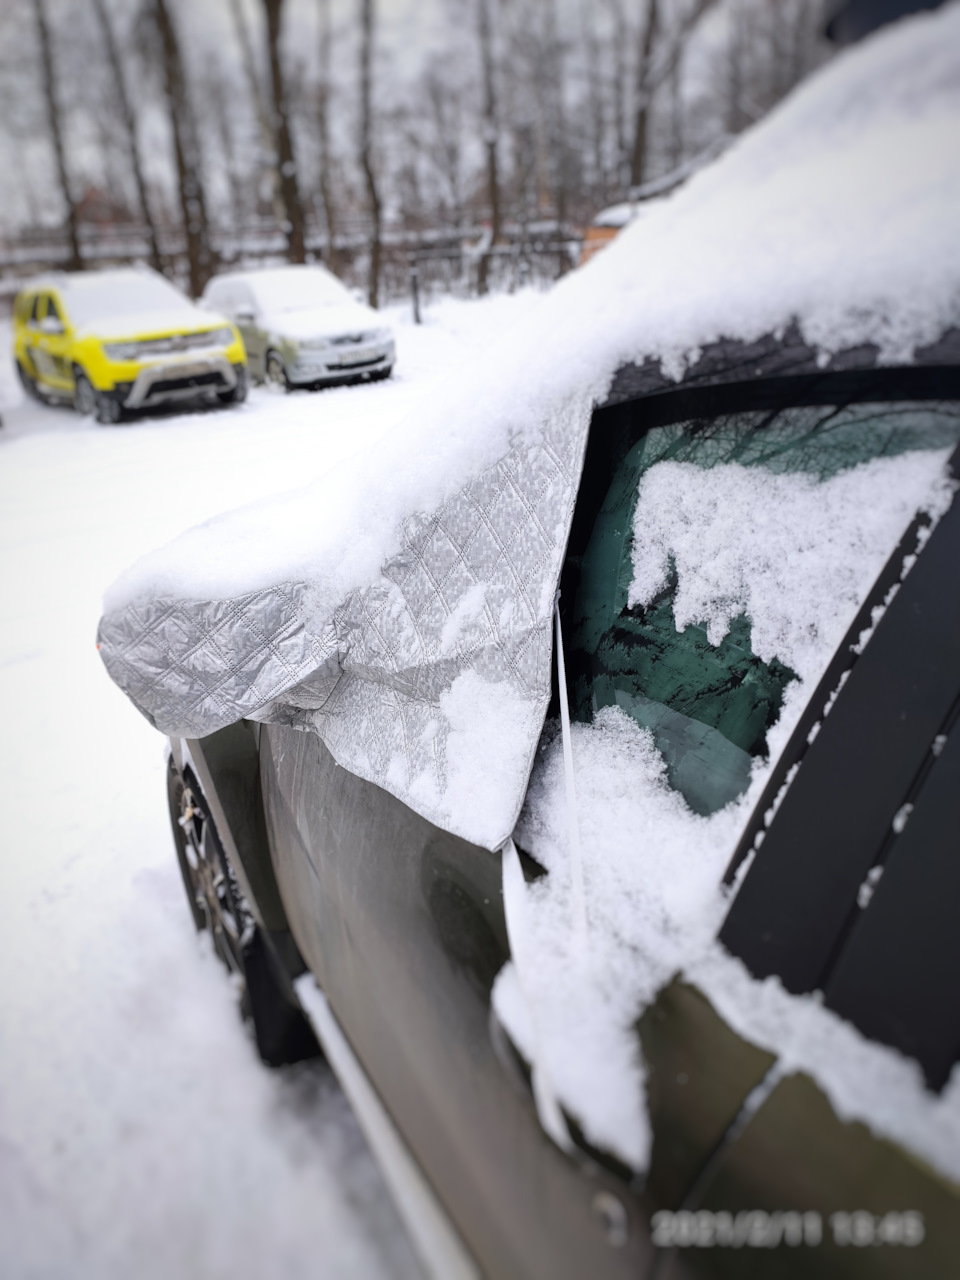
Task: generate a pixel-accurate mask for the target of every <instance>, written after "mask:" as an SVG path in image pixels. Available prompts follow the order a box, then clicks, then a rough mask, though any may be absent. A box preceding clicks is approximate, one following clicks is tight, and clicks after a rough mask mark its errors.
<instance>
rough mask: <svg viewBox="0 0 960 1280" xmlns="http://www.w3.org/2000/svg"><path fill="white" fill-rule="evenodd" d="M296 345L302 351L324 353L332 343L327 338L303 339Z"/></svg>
mask: <svg viewBox="0 0 960 1280" xmlns="http://www.w3.org/2000/svg"><path fill="white" fill-rule="evenodd" d="M296 345H297V346H298V347H299V348H300V350H301V351H324V350H326V348H327V347H329V345H330V343H329V342H328V341H327V339H326V338H303V339H302V340H301V341H299V342H298V343H296Z"/></svg>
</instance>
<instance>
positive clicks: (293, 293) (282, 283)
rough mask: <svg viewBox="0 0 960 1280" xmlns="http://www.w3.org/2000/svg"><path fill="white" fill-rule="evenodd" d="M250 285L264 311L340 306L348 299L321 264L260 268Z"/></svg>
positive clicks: (334, 278)
mask: <svg viewBox="0 0 960 1280" xmlns="http://www.w3.org/2000/svg"><path fill="white" fill-rule="evenodd" d="M251 285H252V288H253V292H254V294H255V296H256V299H257V302H258V303H259V304H260V307H262V309H263V310H264V311H300V310H304V309H306V308H309V307H326V306H334V305H341V306H342V305H343V303H345V302H351V301H352V299H351V297H350V294H349V292H348V291H347V289H345V288H344V286H343V285H342V284H341V283H340V281H339V280H338V279H337V278H336V276H332V275H331V274H330V273H329V271H325V270H324V269H323V268H322V267H292V268H288V269H286V270H283V271H264V272H263V273H262V274H258V275H257V276H256V277H255V278H254V279H253V280H252V281H251Z"/></svg>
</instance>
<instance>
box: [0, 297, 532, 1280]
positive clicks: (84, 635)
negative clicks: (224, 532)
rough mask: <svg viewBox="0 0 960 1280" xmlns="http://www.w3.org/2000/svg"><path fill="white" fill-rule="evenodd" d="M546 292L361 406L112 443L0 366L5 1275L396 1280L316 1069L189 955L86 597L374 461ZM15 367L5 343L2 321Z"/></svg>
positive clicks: (176, 426) (147, 790)
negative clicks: (296, 1063)
mask: <svg viewBox="0 0 960 1280" xmlns="http://www.w3.org/2000/svg"><path fill="white" fill-rule="evenodd" d="M535 296H536V295H534V294H532V293H528V294H522V295H518V296H515V297H510V298H508V297H503V298H494V299H490V300H487V301H485V302H482V303H478V302H474V303H458V302H454V301H448V302H445V303H443V304H438V305H436V306H434V307H432V308H430V309H428V311H427V314H426V323H425V324H424V325H423V326H422V327H420V328H414V327H413V326H412V325H411V324H410V323H409V322H408V319H407V316H406V313H405V311H403V310H400V309H397V310H396V311H395V312H394V313H393V314H392V316H391V319H392V320H393V321H394V322H395V323H396V325H397V330H398V335H397V336H398V351H399V362H398V367H397V373H396V375H395V377H394V379H393V380H392V381H390V382H389V383H383V384H379V385H376V386H368V387H353V388H342V389H336V390H331V391H326V392H322V393H296V394H292V395H289V396H277V395H274V394H272V393H270V392H268V391H265V390H261V389H255V390H254V391H253V392H252V394H251V397H250V400H249V401H248V402H247V404H246V405H245V406H243V407H242V408H240V409H236V410H218V411H216V412H207V413H191V414H177V415H175V416H168V417H164V418H154V419H150V420H141V421H139V422H136V423H134V424H132V425H129V426H124V427H121V428H108V427H99V426H97V425H96V424H94V423H93V422H92V421H90V420H84V419H80V418H79V417H77V416H76V415H74V414H73V413H72V412H69V411H67V410H61V409H53V408H48V407H45V406H38V405H34V404H29V403H24V402H23V401H22V398H21V396H20V393H19V388H18V387H17V385H16V383H15V381H14V377H13V371H12V369H11V367H10V365H9V360H8V358H7V357H6V355H4V357H3V362H2V364H0V414H2V417H3V423H4V425H3V428H2V430H0V539H2V544H0V545H2V547H3V552H2V556H0V705H2V707H3V711H4V730H5V732H4V735H3V745H2V747H0V831H2V852H0V901H2V902H3V904H4V914H3V926H2V928H0V1240H2V1242H3V1243H2V1259H3V1261H2V1267H0V1270H2V1273H3V1275H4V1277H5V1278H7V1280H22V1278H25V1277H28V1276H29V1277H34V1276H36V1277H41V1276H42V1277H45V1278H46V1277H51V1278H56V1280H61V1278H63V1280H67V1278H68V1277H69V1280H112V1278H113V1277H118V1278H119V1277H123V1278H124V1280H127V1278H128V1277H132V1276H136V1277H137V1278H138V1280H152V1278H153V1277H157V1278H158V1280H159V1277H164V1278H167V1277H177V1278H178V1280H179V1278H181V1277H184V1278H186V1277H198V1278H200V1277H202V1278H203V1280H212V1278H214V1277H217V1278H219V1277H228V1276H229V1277H230V1278H231V1280H242V1278H246V1277H250V1278H251V1280H252V1278H253V1277H265V1278H267V1277H274V1276H278V1275H283V1276H285V1277H290V1278H291V1280H297V1278H299V1277H307V1276H310V1277H340V1276H358V1277H364V1280H366V1278H367V1277H379V1276H389V1277H413V1276H416V1275H417V1274H418V1268H417V1264H416V1261H415V1259H414V1256H413V1254H412V1252H411V1249H410V1246H409V1243H408V1242H407V1239H406V1237H405V1235H404V1232H403V1229H402V1227H401V1225H400V1223H399V1221H398V1219H397V1216H396V1213H395V1211H394V1209H393V1206H392V1204H391V1202H390V1201H389V1198H388V1196H387V1194H386V1191H385V1189H384V1187H383V1184H382V1182H381V1180H380V1177H379V1174H378V1171H377V1169H376V1167H375V1165H374V1164H373V1161H372V1160H371V1158H370V1155H369V1153H368V1151H367V1149H366V1147H365V1145H364V1142H363V1139H362V1137H361V1135H360V1133H359V1130H358V1128H357V1126H356V1123H355V1121H354V1119H353V1117H352V1115H351V1113H350V1110H349V1107H348V1106H347V1104H346V1102H345V1100H344V1098H343V1095H342V1094H341V1092H340V1090H339V1088H338V1086H337V1084H336V1082H335V1080H334V1079H333V1078H332V1076H331V1075H330V1072H329V1070H328V1069H327V1068H326V1067H325V1066H323V1065H316V1064H310V1065H308V1066H305V1067H298V1068H292V1069H288V1070H285V1071H281V1072H274V1073H271V1072H268V1071H267V1070H266V1069H265V1068H263V1067H262V1066H261V1065H260V1063H259V1060H258V1059H257V1058H256V1054H255V1050H254V1048H253V1045H252V1042H251V1040H250V1038H249V1036H248V1035H247V1034H246V1033H245V1031H244V1029H243V1027H242V1026H241V1024H240V1022H239V1019H238V1017H237V1015H236V1012H235V1008H234V1002H233V997H232V993H231V990H230V988H229V986H228V984H227V981H226V979H225V976H224V975H223V973H222V971H221V969H220V968H219V966H218V964H217V962H216V961H215V959H214V958H213V956H212V955H211V954H210V953H209V951H208V950H207V948H206V947H205V946H204V945H203V941H204V940H203V939H198V938H197V937H196V935H195V934H194V931H193V927H192V924H191V923H190V920H189V917H188V915H187V910H186V905H185V903H184V902H183V900H182V899H183V890H182V887H181V884H180V881H179V875H178V872H177V868H176V864H175V861H174V856H173V848H172V844H171V839H170V835H169V830H168V820H167V816H166V806H165V798H164V780H163V770H164V763H163V751H162V739H161V738H160V736H159V734H157V733H155V732H154V731H153V730H152V729H151V728H150V727H149V726H148V725H147V724H146V723H145V722H144V721H143V720H142V719H141V718H140V717H139V715H138V714H137V713H136V712H135V711H134V709H133V708H132V707H131V706H130V705H129V703H127V702H126V700H125V699H124V697H123V696H122V695H121V694H120V693H119V692H118V690H117V689H116V688H115V687H114V686H113V685H112V684H111V683H110V681H109V679H108V678H107V676H106V674H105V672H104V670H103V668H102V666H101V664H100V661H99V659H98V657H97V654H96V650H95V648H94V634H95V630H96V624H97V619H98V616H99V612H100V598H101V593H102V591H103V589H104V587H105V586H106V585H107V584H108V583H110V582H111V581H112V579H113V578H114V577H115V576H116V575H117V573H118V572H119V571H120V570H121V569H123V568H124V567H125V566H126V565H127V564H129V563H130V561H131V560H132V559H133V558H134V557H135V556H138V555H140V554H142V553H143V552H145V551H147V550H149V549H151V548H152V547H155V546H157V545H159V544H161V543H163V542H165V541H166V540H167V539H169V538H171V537H173V536H175V535H176V534H177V533H179V532H180V531H181V530H182V529H184V528H186V527H187V526H188V525H191V524H194V523H196V522H198V521H201V520H204V519H207V518H208V517H209V516H211V515H213V514H215V513H216V512H218V511H222V510H224V509H226V508H228V507H231V506H234V505H237V504H239V503H244V502H248V501H250V500H252V499H255V498H258V497H261V496H265V495H269V494H273V493H278V492H281V491H283V490H285V489H288V488H291V487H294V486H298V485H300V484H303V483H305V482H307V481H308V480H310V479H311V478H312V477H313V476H315V475H318V474H320V472H321V471H323V470H324V469H325V468H327V467H328V466H330V465H331V464H333V463H334V462H336V461H338V460H339V459H340V458H342V457H344V456H346V455H347V454H349V453H351V452H353V451H355V450H357V449H360V448H363V447H366V446H367V445H368V444H369V443H370V441H371V440H375V439H376V438H377V436H378V435H379V434H380V433H383V432H386V431H389V430H390V427H391V425H392V424H393V423H394V422H396V421H397V419H398V418H399V417H400V416H401V415H402V414H403V413H405V412H406V411H407V410H408V409H409V408H410V407H411V406H413V405H414V404H415V403H416V400H417V399H418V398H419V397H421V396H423V395H425V394H429V391H430V388H431V386H435V385H437V382H438V380H439V379H442V378H444V377H446V376H447V373H448V370H449V369H450V368H451V367H454V366H455V365H456V363H457V362H458V361H460V360H463V359H473V358H475V353H476V352H477V351H478V350H479V349H480V348H481V347H482V345H483V343H484V342H485V341H486V340H487V338H488V337H489V336H491V335H493V334H495V333H497V332H499V331H500V330H502V328H503V327H504V325H505V324H506V323H510V322H514V321H522V317H523V315H524V313H525V310H526V309H527V308H528V307H529V306H530V304H531V303H532V302H533V300H534V298H535ZM0 349H2V350H3V351H4V352H7V351H9V349H10V348H9V326H8V325H7V324H6V323H4V324H0Z"/></svg>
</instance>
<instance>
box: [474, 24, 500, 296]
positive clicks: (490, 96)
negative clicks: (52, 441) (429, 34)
mask: <svg viewBox="0 0 960 1280" xmlns="http://www.w3.org/2000/svg"><path fill="white" fill-rule="evenodd" d="M477 35H478V36H479V39H480V64H481V73H482V76H483V142H484V146H485V147H486V151H487V199H488V200H489V203H490V243H491V245H495V244H497V243H499V241H500V175H499V171H498V168H499V167H498V154H497V137H498V133H499V127H498V120H497V116H498V112H497V86H496V80H495V78H494V71H493V33H492V31H491V26H490V0H479V3H478V6H477ZM488 266H489V259H488V255H487V254H484V255H483V256H482V257H481V259H480V270H479V273H478V276H477V292H478V293H481V294H483V293H486V291H487V270H488Z"/></svg>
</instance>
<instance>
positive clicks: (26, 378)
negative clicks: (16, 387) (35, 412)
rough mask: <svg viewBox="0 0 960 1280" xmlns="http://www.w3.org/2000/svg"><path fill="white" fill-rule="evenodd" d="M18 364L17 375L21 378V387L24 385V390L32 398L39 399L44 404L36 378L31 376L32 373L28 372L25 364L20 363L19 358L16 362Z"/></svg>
mask: <svg viewBox="0 0 960 1280" xmlns="http://www.w3.org/2000/svg"><path fill="white" fill-rule="evenodd" d="M16 365H17V377H18V378H19V379H20V385H21V387H23V389H24V391H25V392H26V394H27V395H28V396H29V397H30V399H31V400H39V401H40V402H41V404H42V403H43V396H42V395H41V394H40V388H39V387H38V386H37V380H36V378H33V377H31V375H30V374H29V373H27V371H26V369H25V368H24V367H23V365H22V364H21V363H20V361H19V360H18V361H17V362H16Z"/></svg>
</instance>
